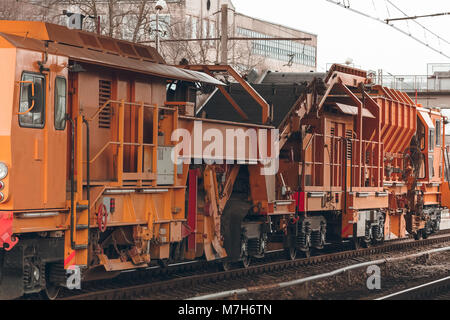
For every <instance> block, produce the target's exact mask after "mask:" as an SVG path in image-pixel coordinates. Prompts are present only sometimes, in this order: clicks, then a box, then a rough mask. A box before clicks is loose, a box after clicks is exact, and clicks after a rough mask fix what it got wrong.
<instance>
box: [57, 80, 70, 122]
mask: <svg viewBox="0 0 450 320" xmlns="http://www.w3.org/2000/svg"><path fill="white" fill-rule="evenodd" d="M66 92H67V83H66V79H65V78H62V77H57V78H56V79H55V129H56V130H64V129H66V119H65V118H66V105H67V103H66V95H67V93H66Z"/></svg>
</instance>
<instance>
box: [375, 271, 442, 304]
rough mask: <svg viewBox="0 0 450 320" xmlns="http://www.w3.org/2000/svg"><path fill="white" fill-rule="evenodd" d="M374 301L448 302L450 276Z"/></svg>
mask: <svg viewBox="0 0 450 320" xmlns="http://www.w3.org/2000/svg"><path fill="white" fill-rule="evenodd" d="M376 300H450V276H449V277H445V278H442V279H439V280H435V281H431V282H428V283H425V284H423V285H419V286H415V287H413V288H409V289H406V290H402V291H399V292H396V293H393V294H390V295H387V296H384V297H381V298H378V299H376Z"/></svg>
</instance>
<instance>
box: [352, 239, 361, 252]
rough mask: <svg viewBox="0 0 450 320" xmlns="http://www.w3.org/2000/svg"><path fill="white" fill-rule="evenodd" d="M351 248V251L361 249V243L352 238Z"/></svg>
mask: <svg viewBox="0 0 450 320" xmlns="http://www.w3.org/2000/svg"><path fill="white" fill-rule="evenodd" d="M352 247H353V250H359V249H361V241H360V239H359V238H357V237H353V238H352Z"/></svg>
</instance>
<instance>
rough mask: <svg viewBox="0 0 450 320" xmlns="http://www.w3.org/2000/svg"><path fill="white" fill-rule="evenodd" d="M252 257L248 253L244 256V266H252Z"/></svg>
mask: <svg viewBox="0 0 450 320" xmlns="http://www.w3.org/2000/svg"><path fill="white" fill-rule="evenodd" d="M250 260H251V259H250V257H249V256H248V255H246V256H245V257H243V258H242V261H241V262H242V266H243V267H244V268H245V269H247V268H248V267H249V266H250Z"/></svg>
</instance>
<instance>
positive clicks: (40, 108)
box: [19, 73, 45, 128]
mask: <svg viewBox="0 0 450 320" xmlns="http://www.w3.org/2000/svg"><path fill="white" fill-rule="evenodd" d="M33 89H34V90H33ZM33 91H34V92H33ZM19 125H20V126H21V127H26V128H43V127H44V125H45V78H44V76H41V75H37V74H31V73H24V74H23V75H22V83H21V84H20V105H19Z"/></svg>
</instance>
